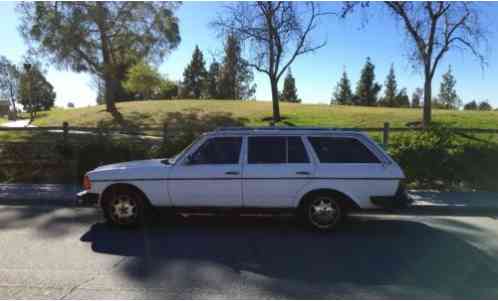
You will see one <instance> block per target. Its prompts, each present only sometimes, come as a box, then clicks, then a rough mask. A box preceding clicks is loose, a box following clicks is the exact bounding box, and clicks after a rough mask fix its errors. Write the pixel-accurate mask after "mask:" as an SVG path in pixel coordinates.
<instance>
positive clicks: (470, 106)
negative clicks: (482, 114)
mask: <svg viewBox="0 0 498 301" xmlns="http://www.w3.org/2000/svg"><path fill="white" fill-rule="evenodd" d="M463 109H464V110H469V111H475V110H477V102H476V101H475V100H472V101H471V102H469V103H466V104H465V105H464V106H463Z"/></svg>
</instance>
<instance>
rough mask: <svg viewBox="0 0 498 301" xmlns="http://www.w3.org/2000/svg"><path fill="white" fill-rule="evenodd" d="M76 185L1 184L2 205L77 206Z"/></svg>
mask: <svg viewBox="0 0 498 301" xmlns="http://www.w3.org/2000/svg"><path fill="white" fill-rule="evenodd" d="M81 190H83V189H82V188H81V186H80V185H76V184H0V205H55V206H74V205H77V202H76V201H77V199H76V193H78V192H80V191H81Z"/></svg>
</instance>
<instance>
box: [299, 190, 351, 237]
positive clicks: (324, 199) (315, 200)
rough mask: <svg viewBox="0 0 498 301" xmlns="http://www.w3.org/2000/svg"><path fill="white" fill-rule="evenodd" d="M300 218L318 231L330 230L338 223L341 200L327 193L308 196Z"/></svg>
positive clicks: (340, 215)
mask: <svg viewBox="0 0 498 301" xmlns="http://www.w3.org/2000/svg"><path fill="white" fill-rule="evenodd" d="M301 210H302V212H301V215H302V218H303V219H304V221H305V222H306V224H307V225H308V226H310V227H311V228H313V229H315V230H319V231H331V230H333V229H335V227H336V226H337V225H338V224H339V223H340V221H341V219H342V217H343V212H344V208H343V206H342V203H341V201H340V200H339V199H338V198H336V197H333V196H329V195H315V196H312V197H310V198H309V199H308V200H307V201H306V202H305V203H304V206H303V207H302V209H301Z"/></svg>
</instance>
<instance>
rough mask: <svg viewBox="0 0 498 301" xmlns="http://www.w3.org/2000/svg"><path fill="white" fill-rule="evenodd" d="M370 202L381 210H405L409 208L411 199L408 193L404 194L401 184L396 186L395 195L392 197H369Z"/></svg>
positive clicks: (404, 190) (403, 187)
mask: <svg viewBox="0 0 498 301" xmlns="http://www.w3.org/2000/svg"><path fill="white" fill-rule="evenodd" d="M370 201H371V202H372V203H373V204H374V205H376V206H379V207H382V208H391V209H397V208H405V207H407V206H409V205H410V204H411V203H412V202H413V199H411V198H410V196H409V195H408V193H407V192H406V188H405V186H404V185H403V184H400V185H399V186H398V189H397V190H396V194H395V195H393V196H372V197H370Z"/></svg>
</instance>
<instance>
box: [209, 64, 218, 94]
mask: <svg viewBox="0 0 498 301" xmlns="http://www.w3.org/2000/svg"><path fill="white" fill-rule="evenodd" d="M220 72H221V71H220V63H218V62H217V61H213V62H212V63H211V65H209V71H208V75H207V94H208V98H211V99H218V98H220V93H219V91H218V85H219V82H220Z"/></svg>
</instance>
